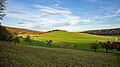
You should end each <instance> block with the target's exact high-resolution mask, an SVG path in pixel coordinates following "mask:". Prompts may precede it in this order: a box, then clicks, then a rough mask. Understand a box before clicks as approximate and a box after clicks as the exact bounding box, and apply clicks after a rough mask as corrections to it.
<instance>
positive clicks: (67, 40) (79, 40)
mask: <svg viewBox="0 0 120 67" xmlns="http://www.w3.org/2000/svg"><path fill="white" fill-rule="evenodd" d="M19 36H23V37H26V36H27V34H20V35H19ZM30 36H31V37H32V39H33V40H34V41H36V42H34V43H33V45H34V46H35V45H36V46H41V45H40V44H41V42H45V41H46V40H52V41H53V44H54V45H52V47H55V48H64V47H63V46H59V47H58V45H61V44H71V46H67V47H66V48H69V49H77V50H91V49H90V44H91V43H94V42H96V41H107V40H114V37H111V36H99V35H91V34H85V33H73V32H61V31H59V32H51V33H46V34H41V35H30ZM42 44H43V43H42ZM44 45H46V44H44ZM42 46H43V45H42ZM74 46H76V47H74ZM98 50H99V51H101V49H98Z"/></svg>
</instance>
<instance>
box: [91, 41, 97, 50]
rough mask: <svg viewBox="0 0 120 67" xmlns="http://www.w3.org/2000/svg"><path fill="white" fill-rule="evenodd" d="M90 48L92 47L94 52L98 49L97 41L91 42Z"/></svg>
mask: <svg viewBox="0 0 120 67" xmlns="http://www.w3.org/2000/svg"><path fill="white" fill-rule="evenodd" d="M91 49H94V51H95V52H96V50H97V49H98V43H92V44H91Z"/></svg>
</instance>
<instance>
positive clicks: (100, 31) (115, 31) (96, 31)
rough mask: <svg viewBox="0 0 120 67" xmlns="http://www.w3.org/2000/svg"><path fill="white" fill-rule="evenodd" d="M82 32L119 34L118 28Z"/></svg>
mask: <svg viewBox="0 0 120 67" xmlns="http://www.w3.org/2000/svg"><path fill="white" fill-rule="evenodd" d="M82 33H88V34H95V35H120V28H114V29H103V30H90V31H84V32H82Z"/></svg>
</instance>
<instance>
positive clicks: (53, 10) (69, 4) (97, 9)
mask: <svg viewBox="0 0 120 67" xmlns="http://www.w3.org/2000/svg"><path fill="white" fill-rule="evenodd" d="M5 13H6V16H5V18H4V20H3V21H2V25H5V26H12V27H19V28H26V29H32V30H39V31H48V30H53V29H62V30H68V31H85V30H94V29H107V28H117V27H120V0H8V4H7V9H6V10H5Z"/></svg>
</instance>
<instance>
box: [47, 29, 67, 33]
mask: <svg viewBox="0 0 120 67" xmlns="http://www.w3.org/2000/svg"><path fill="white" fill-rule="evenodd" d="M59 31H62V32H67V31H66V30H60V29H56V30H51V31H47V32H46V33H50V32H59Z"/></svg>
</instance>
